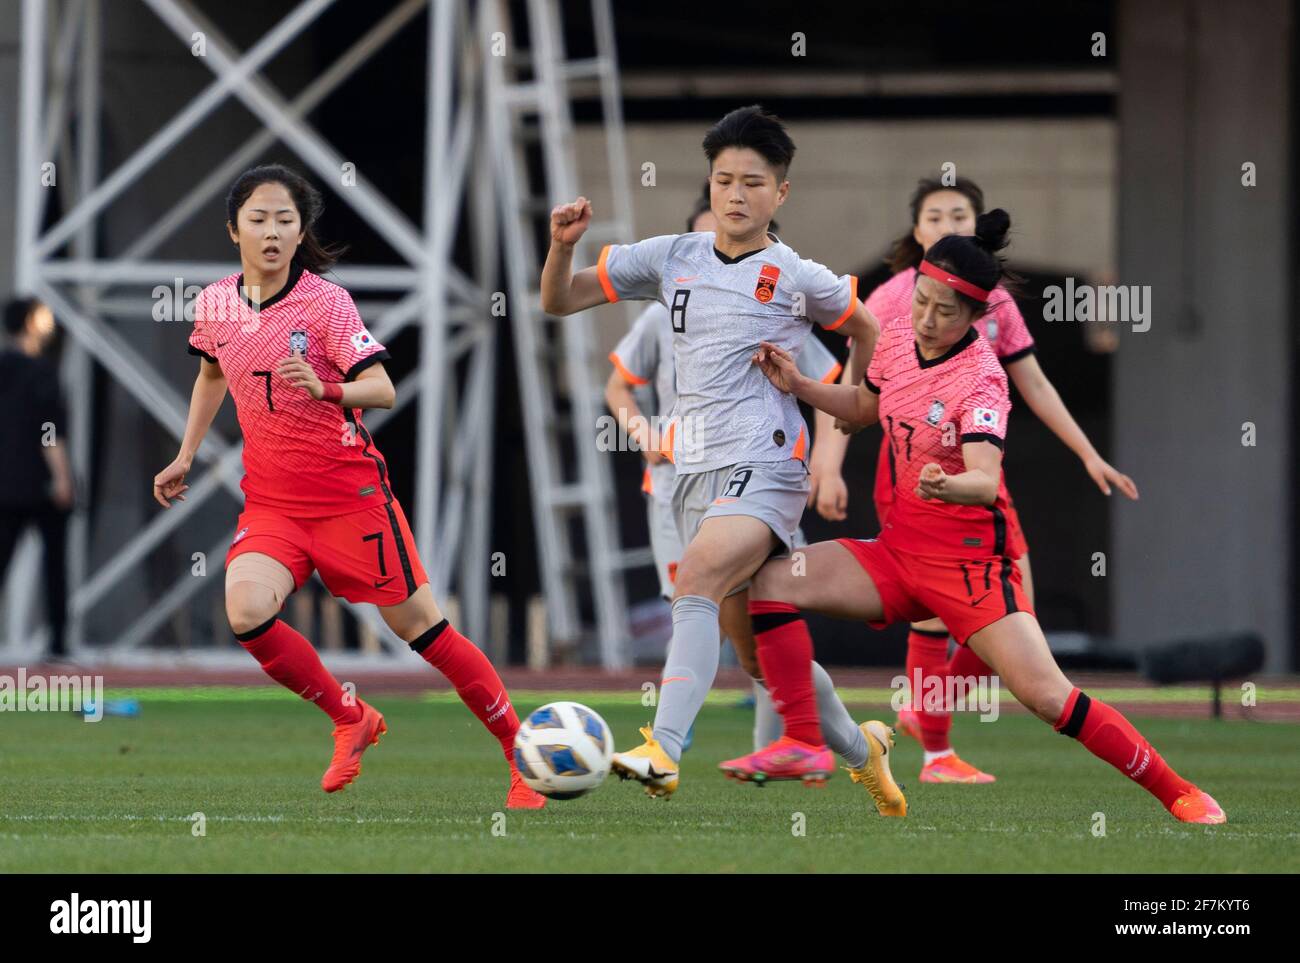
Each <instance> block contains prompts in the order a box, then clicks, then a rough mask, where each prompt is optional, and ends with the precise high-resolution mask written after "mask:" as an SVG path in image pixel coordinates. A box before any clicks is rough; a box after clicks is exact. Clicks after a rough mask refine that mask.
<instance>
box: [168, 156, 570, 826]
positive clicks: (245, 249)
mask: <svg viewBox="0 0 1300 963" xmlns="http://www.w3.org/2000/svg"><path fill="white" fill-rule="evenodd" d="M226 207H227V213H228V217H229V221H228V222H227V230H228V231H229V234H230V239H231V241H232V242H233V243H234V244H235V246H236V247H238V248H239V255H240V262H241V265H242V268H243V270H242V272H241V273H240V274H237V275H235V274H232V275H230V276H229V277H226V278H223V279H222V280H220V281H217V282H215V283H213V284H210V285H208V286H207V287H206V288H204V289H203V291H202V292H201V293H200V295H199V298H198V300H197V302H196V304H195V315H194V331H193V333H192V334H191V335H190V353H191V354H195V355H198V356H199V357H200V358H201V359H202V360H201V361H200V364H199V368H200V370H199V376H198V379H197V380H196V381H195V384H194V391H193V394H192V396H191V401H190V411H189V418H188V421H187V424H186V429H185V437H184V439H183V441H182V442H181V450H180V454H178V455H177V457H176V460H175V461H173V462H172V463H171V464H170V465H168V466H167V467H166V468H164V469H163V470H162V471H161V472H159V473H158V475H157V476H156V477H155V478H154V485H153V491H154V498H155V499H156V500H157V501H158V502H159V503H160V504H161V505H162V506H163V507H164V508H169V507H171V506H170V504H169V499H171V498H179V499H182V500H183V499H184V498H185V494H184V493H185V491H186V489H187V488H188V487H189V486H188V485H186V484H185V476H186V475H187V474H188V472H189V469H190V466H191V464H192V461H193V458H194V454H195V452H196V451H197V450H198V448H199V444H200V443H201V442H202V440H203V436H204V434H205V433H206V432H207V430H208V428H209V426H210V425H211V424H212V419H213V418H214V417H215V416H216V413H217V410H218V409H219V408H220V407H221V402H222V401H223V400H224V399H225V396H226V390H227V387H229V389H230V391H231V394H232V395H233V396H234V399H235V407H236V411H237V413H238V416H239V424H240V429H241V431H242V433H243V436H244V453H243V454H244V471H245V474H244V478H243V480H242V482H241V483H240V486H241V487H242V488H243V490H244V495H245V506H244V511H243V512H242V513H241V514H240V516H239V521H238V523H237V525H236V531H235V537H234V539H233V541H232V544H231V547H230V551H229V553H228V554H227V557H226V613H227V617H228V618H229V620H230V627H231V629H232V630H233V631H234V633H235V635H236V638H238V639H239V641H240V643H241V644H242V645H243V646H244V648H246V649H247V650H248V651H249V653H250V654H251V655H252V656H253V657H254V658H256V659H257V661H258V662H259V663H260V664H261V666H262V668H263V670H264V671H265V672H266V673H267V675H269V676H270V677H271V678H273V679H275V681H277V682H279V683H280V684H281V685H283V686H284V687H286V688H287V689H290V690H291V691H293V692H296V693H297V694H298V695H300V696H302V697H303V698H304V699H306V700H308V701H310V702H314V703H315V704H316V705H317V706H318V707H319V708H320V709H321V710H322V711H324V712H325V713H326V714H327V715H328V716H329V717H330V718H331V719H332V720H333V721H334V724H335V728H334V755H333V758H332V759H331V762H330V765H329V768H328V769H327V770H326V772H325V775H324V777H323V778H322V780H321V788H323V789H324V790H325V791H326V792H335V791H337V790H339V789H342V788H344V787H345V786H346V785H347V784H348V783H350V782H352V780H353V779H355V778H356V777H357V775H358V774H359V773H360V771H361V756H362V753H364V752H365V750H366V749H367V748H368V747H369V746H371V745H373V744H375V743H377V742H378V741H379V736H380V734H381V733H383V732H385V731H387V726H386V724H385V723H384V719H383V716H381V715H380V714H379V713H378V712H377V711H376V710H375V709H374V708H373V707H372V706H370V705H367V704H366V703H365V702H362V701H361V700H360V699H350V698H348V697H347V696H346V695H345V694H344V691H343V689H342V687H341V686H340V684H339V682H338V680H337V679H335V678H334V676H333V675H332V674H331V673H330V672H329V671H328V670H327V669H326V668H325V667H324V665H322V664H321V661H320V657H319V656H318V655H317V653H316V650H315V648H314V647H313V646H312V644H311V643H310V642H308V641H307V639H305V638H303V637H302V636H301V635H300V634H298V633H297V632H296V631H294V630H293V628H291V627H290V626H289V625H288V624H287V623H285V622H283V621H281V620H280V619H279V618H278V613H279V611H280V610H281V608H282V607H283V605H284V601H285V599H286V598H287V597H288V595H289V594H290V593H292V592H293V591H295V590H296V589H298V588H301V587H302V584H303V583H304V582H305V581H306V580H307V579H308V578H309V577H310V576H311V574H312V571H313V570H316V571H319V572H320V575H321V579H322V581H323V582H324V583H325V585H326V587H327V588H328V589H329V590H330V592H331V593H333V594H334V595H337V596H342V597H343V598H346V599H348V600H349V601H352V602H371V603H373V604H375V605H376V606H377V607H378V608H379V612H380V614H381V615H382V616H383V618H384V621H385V622H386V623H387V624H388V626H389V628H391V629H392V630H393V632H395V633H396V634H397V635H399V636H400V637H401V638H402V639H403V640H405V641H406V642H408V643H409V644H410V646H411V649H412V650H413V651H415V652H417V653H419V654H420V655H421V656H422V657H423V658H424V659H425V661H427V662H428V663H429V664H430V665H432V666H434V667H435V668H437V669H439V670H441V671H442V672H443V673H445V674H446V676H447V677H448V679H450V680H451V682H452V684H453V685H454V686H455V687H456V691H457V693H458V694H459V695H460V697H461V699H462V700H463V701H464V702H465V704H466V705H467V706H468V707H469V709H470V711H472V712H473V713H474V714H475V715H476V716H478V718H479V719H480V721H481V722H482V723H483V724H484V726H486V728H487V729H488V730H489V731H490V732H491V733H492V735H493V736H495V737H496V738H497V739H498V740H499V742H500V744H501V748H502V750H503V751H504V753H505V756H506V760H507V762H508V763H509V766H510V789H509V792H508V795H507V806H508V807H509V808H530V809H536V808H540V807H541V806H542V805H543V804H544V803H545V799H544V798H543V797H542V796H540V795H539V794H537V793H535V792H533V791H532V790H531V789H529V788H528V787H527V786H525V785H524V784H523V782H522V780H521V779H520V777H519V773H518V771H517V770H516V769H515V767H514V762H513V757H512V752H513V748H514V736H515V732H516V730H517V729H518V728H519V720H518V717H517V716H516V714H515V711H514V708H513V707H512V706H511V704H510V698H509V696H508V694H507V693H506V691H505V687H504V685H503V684H502V683H501V679H500V678H499V677H498V676H497V673H496V671H495V670H494V669H493V668H492V665H491V663H490V662H488V660H487V658H486V656H484V655H483V653H482V652H481V651H479V649H478V648H477V647H476V646H475V645H474V644H473V643H471V642H470V641H469V640H468V639H466V638H465V637H464V636H462V635H461V634H460V633H458V632H457V631H456V630H455V629H454V628H452V627H451V625H450V624H449V623H448V621H447V620H446V619H445V618H443V616H442V613H441V612H440V611H439V610H438V605H437V603H436V602H435V601H434V598H433V593H432V590H431V589H430V588H429V582H428V579H427V578H426V576H425V573H424V568H423V567H422V566H421V564H420V559H419V555H418V554H417V552H416V548H415V540H414V538H413V537H412V535H411V530H410V528H409V526H408V525H407V522H406V516H405V514H404V513H403V512H402V507H401V505H400V504H399V503H398V501H397V499H396V498H395V497H394V495H393V492H392V489H391V487H390V485H389V481H388V470H387V465H386V464H385V462H384V458H383V455H381V454H380V453H379V450H378V449H377V448H376V447H375V444H374V441H373V440H372V439H371V437H370V433H369V432H368V431H367V430H366V427H365V425H364V424H363V423H362V420H361V410H362V409H365V408H391V407H392V405H393V401H394V398H395V392H394V389H393V384H392V381H391V380H390V379H389V377H388V374H387V373H386V372H385V370H384V366H383V363H382V362H383V360H384V359H386V358H387V357H388V352H387V351H386V350H385V349H384V346H383V345H381V344H379V343H378V342H376V341H375V339H374V338H373V337H372V336H371V334H370V332H369V331H367V330H366V327H365V324H364V323H363V322H362V320H361V318H360V317H359V316H358V314H357V310H356V307H355V305H354V304H353V303H352V298H351V297H350V296H349V294H348V292H347V291H345V290H344V289H343V288H341V287H339V286H338V285H336V284H332V283H331V282H329V281H326V280H324V279H323V278H321V277H320V276H319V273H320V272H323V271H325V270H327V269H328V268H329V267H331V266H332V265H333V263H334V252H333V251H330V250H327V249H325V248H323V247H322V246H321V244H320V242H319V241H318V240H317V238H316V235H315V233H314V231H313V227H314V224H315V222H316V219H317V217H318V216H319V214H320V210H321V197H320V194H319V193H318V192H317V191H316V190H315V188H313V187H312V186H311V185H310V184H309V183H307V181H305V180H304V179H303V178H302V177H300V176H299V175H298V174H297V173H295V172H293V171H291V170H289V169H288V168H285V167H281V166H279V165H272V166H265V167H257V168H253V169H252V170H249V171H246V172H245V173H244V174H242V175H241V176H240V177H239V179H238V180H236V181H235V183H234V185H233V186H232V187H231V189H230V193H229V195H228V197H227V200H226Z"/></svg>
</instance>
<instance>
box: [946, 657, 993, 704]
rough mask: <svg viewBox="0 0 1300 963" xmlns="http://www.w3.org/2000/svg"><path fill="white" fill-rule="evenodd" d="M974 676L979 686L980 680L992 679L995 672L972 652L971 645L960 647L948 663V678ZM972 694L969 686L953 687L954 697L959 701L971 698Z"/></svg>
mask: <svg viewBox="0 0 1300 963" xmlns="http://www.w3.org/2000/svg"><path fill="white" fill-rule="evenodd" d="M972 676H974V677H975V678H976V680H977V684H978V680H979V679H986V680H987V679H992V678H993V670H992V669H991V668H990V667H989V664H988V663H987V662H985V661H984V660H983V659H981V658H980V657H979V656H978V655H976V654H975V653H974V652H972V651H971V648H970V646H969V645H959V646H957V651H956V652H954V653H953V654H952V661H950V662H949V663H948V678H949V679H969V678H971V677H972ZM991 684H992V683H990V685H991ZM970 692H971V689H970V687H969V686H968V685H960V684H954V685H953V696H954V697H955V698H957V699H962V698H969V697H970ZM967 705H969V703H967Z"/></svg>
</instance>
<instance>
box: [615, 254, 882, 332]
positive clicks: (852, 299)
mask: <svg viewBox="0 0 1300 963" xmlns="http://www.w3.org/2000/svg"><path fill="white" fill-rule="evenodd" d="M604 257H605V255H604V253H602V254H601V258H602V260H603V259H604ZM857 303H858V279H857V278H856V277H855V276H854V275H852V274H850V275H849V306H848V307H847V308H845V309H844V313H843V314H841V315H840V316H839V317H838V318H837V319H836V320H835V323H834V324H828V325H827V326H826V330H827V331H834V330H835V329H836V328H838V327H839V326H840V325H842V324H843V323H844V322H845V321H847V320H848V319H849V315H850V314H852V313H853V306H854V305H855V304H857Z"/></svg>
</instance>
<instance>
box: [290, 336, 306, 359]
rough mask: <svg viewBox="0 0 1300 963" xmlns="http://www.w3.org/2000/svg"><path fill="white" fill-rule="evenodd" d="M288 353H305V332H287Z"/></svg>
mask: <svg viewBox="0 0 1300 963" xmlns="http://www.w3.org/2000/svg"><path fill="white" fill-rule="evenodd" d="M289 353H290V354H301V355H306V354H307V332H306V331H290V332H289Z"/></svg>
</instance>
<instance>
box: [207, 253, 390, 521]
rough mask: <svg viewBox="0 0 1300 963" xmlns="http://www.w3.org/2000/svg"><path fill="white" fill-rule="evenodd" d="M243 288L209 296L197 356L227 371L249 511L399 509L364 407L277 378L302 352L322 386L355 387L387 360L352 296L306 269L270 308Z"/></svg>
mask: <svg viewBox="0 0 1300 963" xmlns="http://www.w3.org/2000/svg"><path fill="white" fill-rule="evenodd" d="M242 283H243V275H242V274H232V275H231V276H230V277H227V278H223V279H222V280H220V281H216V282H214V283H212V284H209V285H208V286H207V287H205V288H204V289H203V291H202V292H201V293H200V294H199V297H198V300H197V301H196V302H195V305H194V330H193V331H192V332H191V334H190V348H189V350H190V353H191V354H196V355H201V356H202V357H204V358H206V359H207V360H208V361H212V362H214V363H219V364H220V365H221V370H222V372H223V373H224V374H225V376H226V381H227V383H228V384H229V386H230V393H231V395H232V396H233V397H234V399H235V410H236V413H237V414H238V415H239V427H240V429H241V430H242V432H243V435H244V479H243V481H241V482H240V487H241V488H243V490H244V496H245V502H246V504H247V505H248V506H250V507H253V506H262V507H266V508H271V509H274V510H276V511H279V512H282V513H283V514H285V515H287V516H290V517H300V518H324V517H328V516H332V515H344V514H347V513H348V512H354V511H359V510H360V509H363V508H369V507H371V506H372V505H382V504H386V503H388V502H390V501H391V500H392V497H393V495H392V491H391V490H390V488H389V485H388V466H387V464H386V463H385V461H384V457H383V455H381V454H380V453H379V450H378V449H377V448H376V447H375V445H374V442H373V441H372V440H371V437H370V433H369V432H368V431H367V430H366V428H365V426H364V425H363V424H362V423H361V410H360V409H352V408H348V409H345V408H342V407H340V406H339V405H337V404H333V403H330V402H326V401H316V400H314V399H313V398H312V397H311V395H309V394H308V393H307V392H306V390H304V389H302V388H297V387H293V386H291V385H290V384H289V383H288V382H287V381H286V380H285V379H284V378H282V377H280V375H278V374H277V373H276V369H277V368H278V367H279V363H280V361H281V360H282V359H284V358H288V357H289V356H290V355H291V354H292V353H294V352H295V351H297V352H299V353H301V354H302V355H303V356H304V357H305V358H306V360H307V363H308V364H309V365H311V368H312V370H313V371H315V372H316V376H317V377H318V378H320V380H321V381H322V382H328V381H332V382H344V381H351V380H353V379H354V378H355V377H356V376H357V375H358V374H360V373H361V371H363V370H364V369H365V368H367V367H369V366H370V365H372V364H374V363H375V362H377V361H382V360H384V359H386V358H387V357H388V352H387V351H386V350H385V349H384V346H383V345H382V344H379V343H378V342H377V341H376V340H375V339H374V338H373V337H372V336H371V334H370V332H369V331H367V330H366V326H365V324H364V322H362V320H361V318H360V316H359V315H358V314H357V309H356V305H355V304H353V303H352V297H351V296H350V295H349V294H348V292H347V291H345V290H344V289H343V288H341V287H339V286H338V285H337V284H332V283H331V282H329V281H326V280H325V279H324V278H321V277H318V276H317V275H315V274H312V273H311V272H310V271H307V270H305V269H303V268H302V267H301V266H300V265H298V264H296V263H295V264H294V265H293V266H292V267H291V269H290V272H289V277H288V280H287V281H286V282H285V286H284V287H283V288H282V289H281V290H280V291H279V292H277V293H276V294H275V295H274V296H272V297H270V298H267V299H265V300H264V301H263V302H262V303H261V305H260V306H256V305H254V304H253V302H251V301H250V300H248V299H247V297H246V296H245V295H244V293H243V292H242V291H241V288H240V286H241V284H242Z"/></svg>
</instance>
